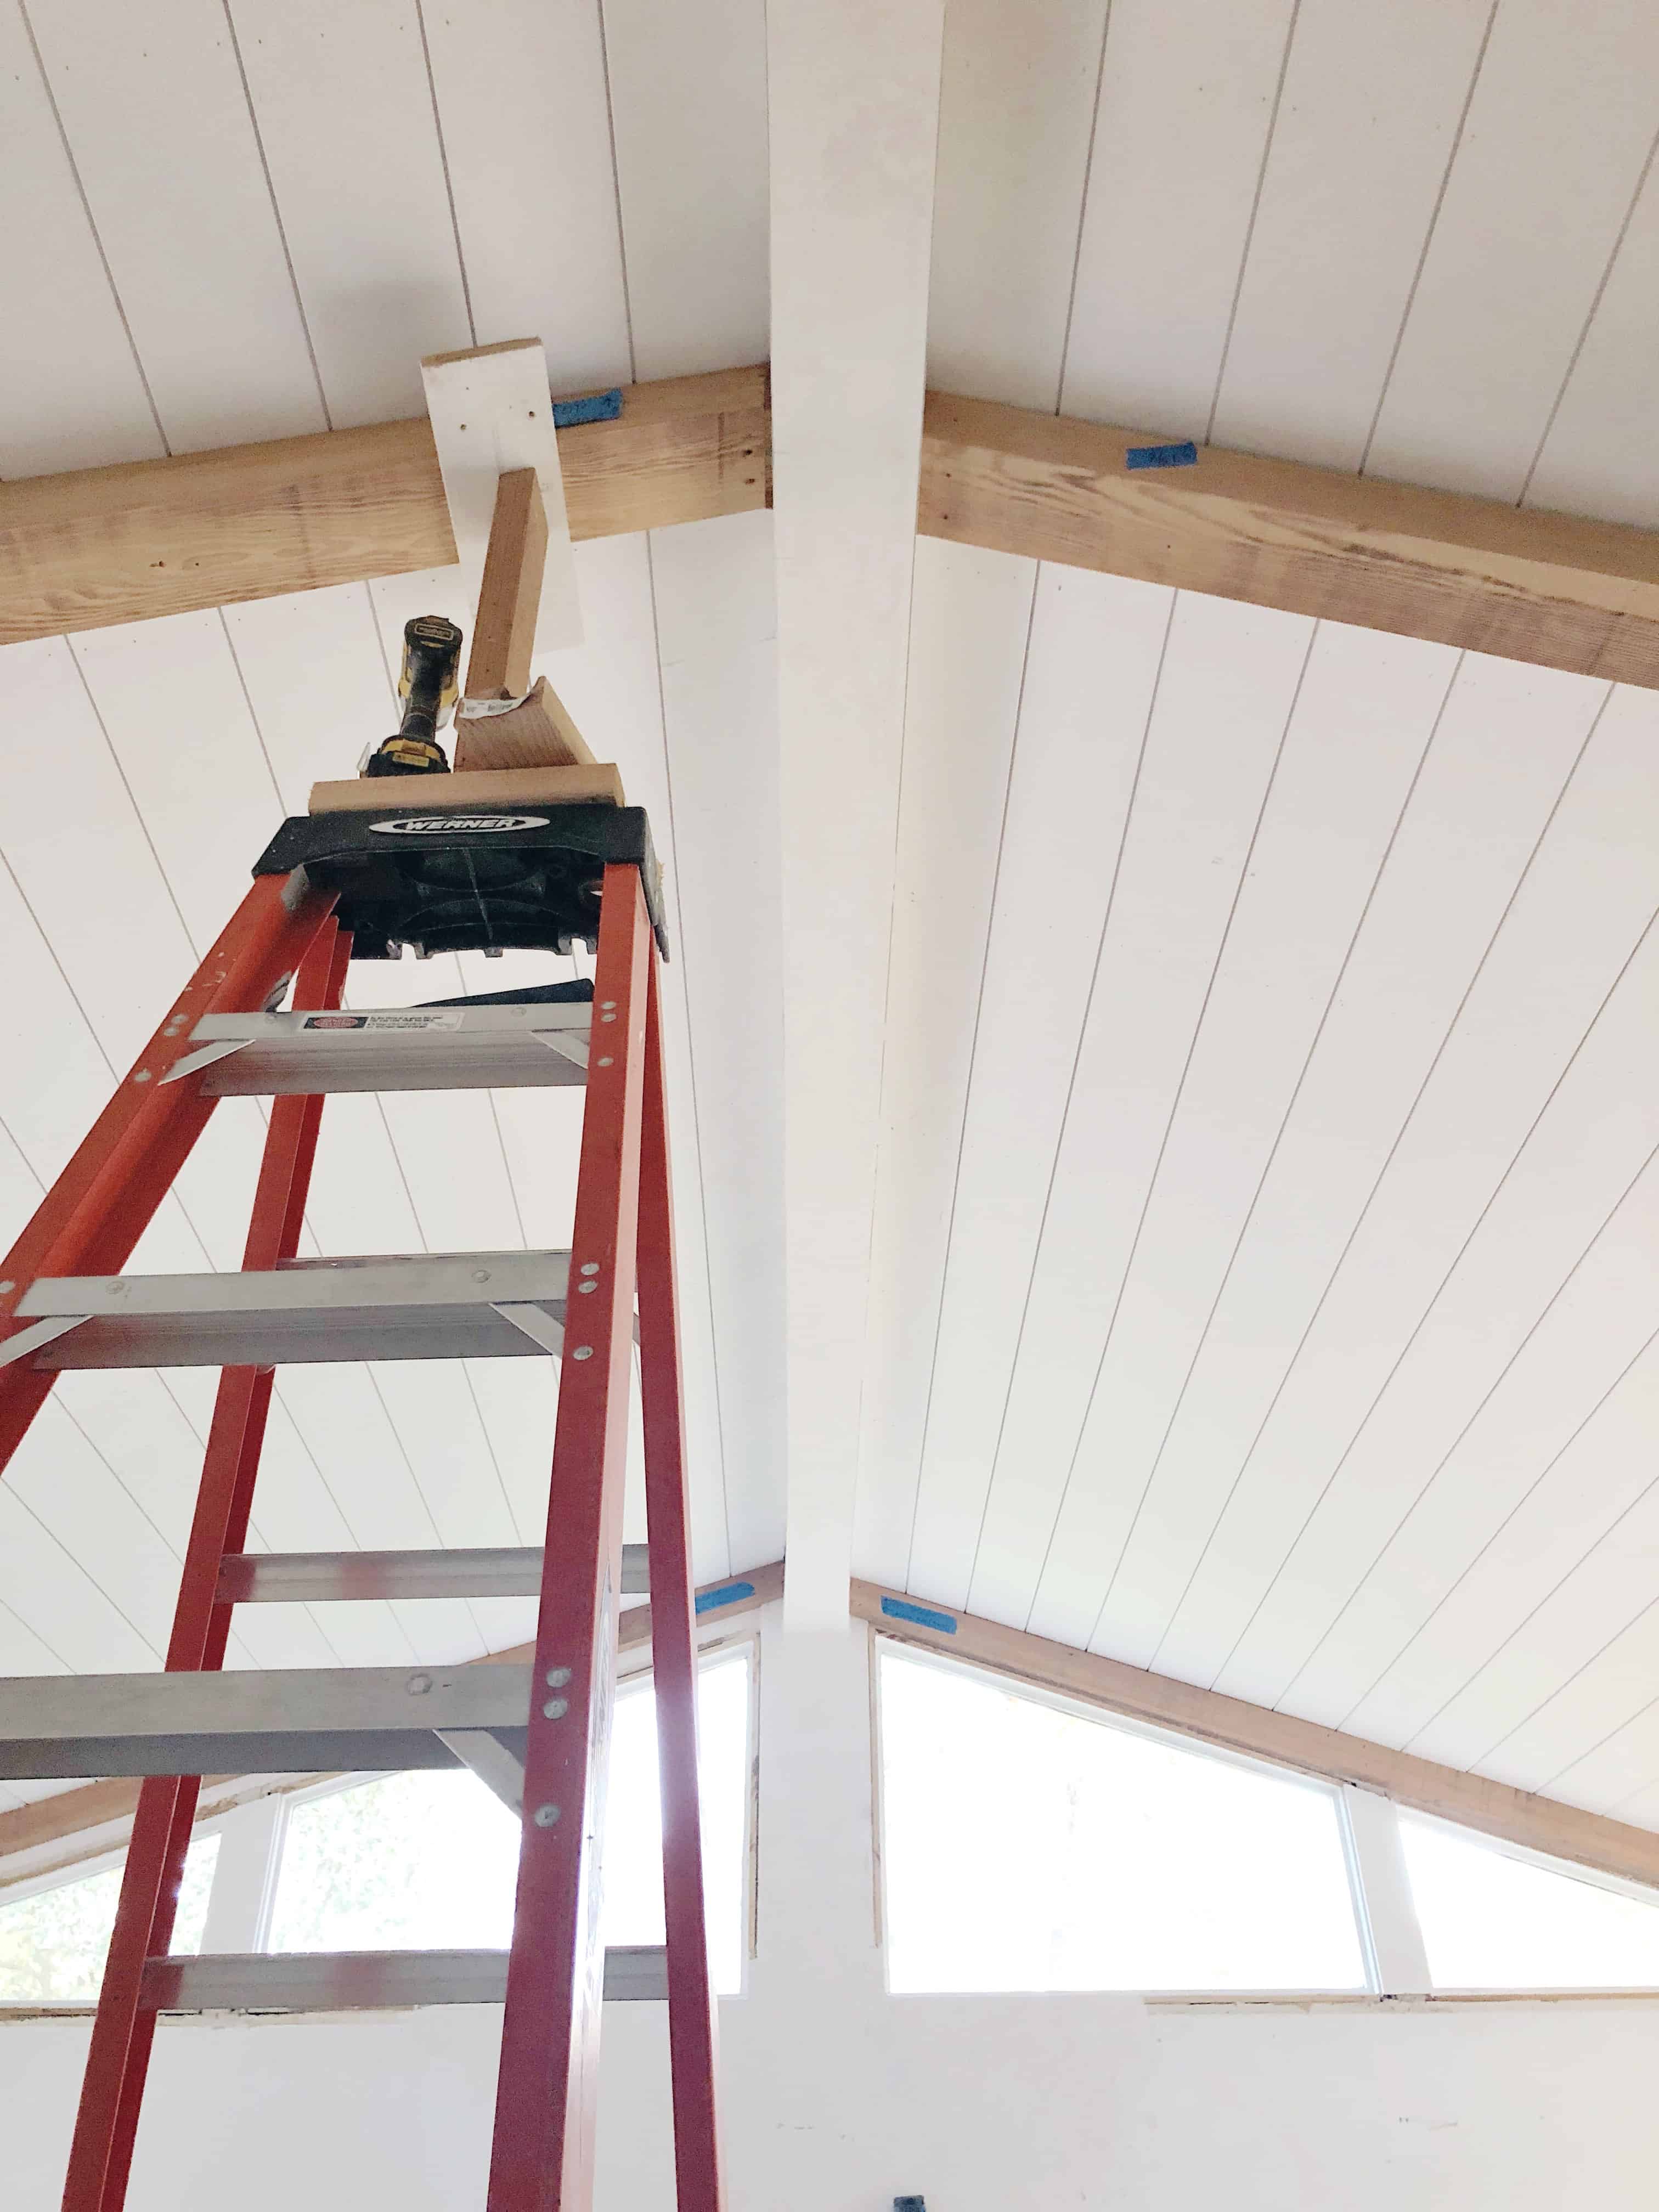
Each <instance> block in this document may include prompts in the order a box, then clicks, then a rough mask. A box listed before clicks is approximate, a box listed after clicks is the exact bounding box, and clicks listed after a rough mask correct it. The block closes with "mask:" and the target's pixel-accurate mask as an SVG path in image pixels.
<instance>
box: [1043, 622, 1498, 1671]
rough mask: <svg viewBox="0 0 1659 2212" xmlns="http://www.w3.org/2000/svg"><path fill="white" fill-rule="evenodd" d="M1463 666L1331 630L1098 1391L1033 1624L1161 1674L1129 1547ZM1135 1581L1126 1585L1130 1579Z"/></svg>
mask: <svg viewBox="0 0 1659 2212" xmlns="http://www.w3.org/2000/svg"><path fill="white" fill-rule="evenodd" d="M1454 667H1455V654H1454V653H1451V652H1450V651H1449V649H1447V648H1446V647H1438V646H1427V645H1422V644H1419V643H1416V642H1414V641H1408V640H1405V639H1386V640H1385V639H1382V638H1379V637H1376V636H1375V635H1371V634H1370V633H1369V632H1367V631H1364V630H1354V629H1343V628H1341V627H1340V626H1337V625H1334V624H1330V623H1327V624H1325V625H1323V626H1322V628H1321V629H1320V630H1319V631H1318V633H1317V635H1316V638H1315V641H1314V647H1313V650H1312V652H1311V653H1310V656H1309V659H1308V665H1307V670H1306V672H1305V674H1304V678H1303V681H1302V684H1301V686H1300V688H1299V690H1298V692H1297V700H1296V704H1295V707H1294V708H1293V710H1292V712H1291V718H1290V726H1289V728H1288V730H1287V732H1286V734H1285V744H1284V746H1283V749H1282V750H1281V753H1280V756H1279V762H1278V764H1277V767H1276V769H1275V772H1274V776H1273V787H1272V789H1271V791H1270V792H1269V793H1268V797H1267V805H1266V807H1265V808H1264V810H1263V814H1262V819H1261V828H1260V830H1259V831H1258V833H1257V836H1256V837H1255V842H1254V844H1253V846H1252V849H1251V853H1250V858H1249V866H1248V868H1247V870H1246V873H1245V878H1244V882H1243V885H1242V887H1241V889H1240V892H1239V896H1238V902H1237V906H1236V908H1234V911H1233V913H1232V915H1231V919H1230V921H1229V926H1228V931H1227V938H1226V942H1225V945H1224V947H1223V948H1222V951H1221V954H1220V957H1219V959H1218V963H1217V966H1216V972H1215V978H1214V981H1213V983H1212V987H1211V989H1210V992H1209V994H1208V998H1207V1000H1206V1006H1205V1009H1204V1015H1203V1019H1202V1021H1201V1023H1200V1028H1199V1032H1198V1036H1197V1038H1196V1040H1195V1041H1194V1048H1193V1053H1192V1057H1191V1059H1190V1060H1189V1062H1188V1066H1187V1069H1186V1071H1185V1074H1184V1076H1183V1079H1182V1088H1181V1096H1180V1099H1179V1101H1178V1103H1177V1104H1176V1111H1175V1114H1174V1115H1173V1117H1172V1119H1171V1121H1170V1131H1169V1135H1168V1139H1167V1140H1166V1142H1165V1144H1164V1151H1163V1155H1162V1158H1160V1160H1159V1162H1158V1174H1157V1176H1156V1179H1155V1181H1154V1183H1153V1186H1152V1192H1151V1194H1150V1196H1149V1199H1148V1202H1147V1206H1146V1216H1145V1218H1144V1219H1143V1221H1142V1223H1141V1225H1140V1231H1139V1237H1138V1238H1137V1242H1136V1247H1135V1253H1134V1257H1133V1261H1132V1263H1131V1265H1130V1267H1129V1271H1128V1273H1127V1278H1126V1279H1125V1282H1124V1286H1123V1292H1122V1296H1121V1300H1120V1302H1119V1304H1118V1309H1117V1312H1116V1314H1115V1317H1114V1322H1113V1326H1112V1332H1111V1336H1110V1339H1109V1342H1108V1344H1107V1346H1106V1349H1105V1352H1104V1354H1103V1358H1102V1361H1101V1366H1100V1372H1099V1374H1098V1376H1097V1377H1096V1381H1095V1385H1094V1390H1093V1394H1092V1397H1091V1404H1090V1407H1089V1412H1088V1415H1087V1418H1086V1419H1085V1422H1084V1425H1083V1431H1082V1433H1081V1436H1080V1437H1079V1443H1078V1449H1077V1456H1076V1460H1075V1462H1074V1463H1073V1468H1072V1474H1071V1480H1070V1482H1069V1484H1068V1486H1067V1489H1066V1499H1065V1504H1064V1506H1063V1509H1062V1510H1061V1512H1060V1517H1059V1520H1058V1522H1057V1523H1056V1526H1055V1530H1054V1545H1053V1548H1052V1551H1051V1553H1050V1557H1049V1561H1048V1569H1047V1571H1046V1572H1045V1574H1044V1576H1043V1579H1042V1585H1041V1588H1040V1589H1039V1591H1038V1595H1037V1600H1036V1606H1035V1607H1034V1609H1033V1612H1032V1617H1031V1625H1032V1626H1033V1627H1034V1628H1035V1629H1036V1631H1037V1632H1039V1633H1040V1634H1043V1635H1048V1636H1054V1637H1055V1638H1058V1639H1059V1640H1060V1641H1062V1642H1075V1643H1079V1644H1085V1645H1088V1644H1091V1643H1092V1644H1094V1645H1095V1647H1096V1648H1097V1649H1100V1650H1107V1651H1109V1652H1110V1653H1111V1654H1112V1655H1113V1656H1115V1657H1119V1658H1124V1657H1133V1659H1135V1660H1136V1661H1137V1662H1139V1663H1142V1664H1144V1663H1145V1662H1146V1657H1147V1656H1149V1655H1150V1653H1151V1651H1152V1649H1153V1647H1154V1646H1155V1645H1156V1644H1157V1642H1158V1637H1159V1634H1160V1633H1161V1632H1162V1630H1163V1627H1164V1622H1165V1620H1166V1618H1167V1616H1166V1615H1165V1614H1164V1613H1163V1611H1162V1610H1161V1609H1160V1608H1159V1607H1158V1605H1157V1604H1156V1602H1152V1603H1149V1602H1148V1601H1147V1598H1146V1594H1145V1593H1144V1591H1143V1588H1142V1585H1141V1584H1140V1583H1139V1579H1138V1577H1137V1576H1136V1574H1135V1572H1134V1571H1133V1569H1134V1563H1133V1560H1126V1559H1125V1558H1124V1548H1125V1546H1126V1544H1127V1543H1128V1542H1129V1541H1130V1539H1131V1537H1132V1536H1133V1534H1134V1533H1135V1531H1136V1528H1137V1526H1138V1522H1139V1509H1140V1506H1141V1504H1142V1503H1143V1501H1144V1499H1145V1497H1146V1489H1147V1486H1148V1484H1149V1482H1150V1481H1151V1479H1152V1471H1153V1468H1154V1467H1155V1466H1156V1463H1157V1459H1158V1450H1159V1448H1160V1446H1161V1445H1162V1443H1163V1442H1164V1438H1165V1437H1166V1436H1167V1435H1168V1433H1169V1429H1170V1422H1171V1420H1172V1419H1174V1415H1175V1413H1176V1407H1178V1405H1179V1403H1180V1399H1181V1394H1182V1389H1183V1388H1184V1386H1185V1383H1186V1382H1187V1379H1188V1376H1189V1375H1190V1373H1191V1371H1192V1366H1193V1362H1194V1359H1195V1358H1196V1357H1197V1354H1198V1351H1199V1348H1200V1344H1201V1342H1202V1340H1203V1334H1204V1330H1205V1327H1206V1322H1207V1320H1208V1318H1209V1316H1210V1315H1211V1313H1212V1311H1213V1310H1214V1306H1215V1303H1216V1301H1217V1299H1218V1297H1219V1295H1220V1293H1221V1291H1222V1288H1223V1286H1224V1285H1225V1280H1226V1277H1227V1273H1228V1269H1229V1267H1230V1266H1231V1261H1232V1260H1233V1258H1234V1255H1235V1254H1236V1252H1237V1245H1238V1240H1239V1238H1240V1237H1242V1235H1243V1231H1244V1229H1245V1226H1246V1225H1247V1223H1248V1221H1249V1215H1250V1211H1251V1208H1252V1206H1253V1205H1254V1203H1255V1198H1256V1195H1257V1193H1258V1191H1259V1190H1260V1188H1261V1178H1262V1176H1263V1175H1264V1174H1265V1172H1266V1170H1267V1165H1268V1164H1269V1162H1270V1161H1271V1159H1272V1157H1273V1147H1274V1146H1275V1145H1276V1143H1277V1141H1278V1139H1279V1133H1280V1131H1281V1130H1282V1128H1283V1127H1284V1124H1285V1115H1286V1114H1287V1113H1288V1112H1289V1110H1290V1109H1291V1106H1292V1104H1293V1103H1294V1102H1295V1099H1296V1096H1297V1091H1298V1088H1299V1086H1300V1085H1301V1082H1302V1080H1303V1078H1304V1075H1305V1073H1306V1071H1307V1066H1308V1061H1309V1058H1310V1054H1311V1053H1312V1051H1313V1048H1314V1047H1315V1045H1316V1042H1317V1041H1318V1038H1319V1035H1320V1030H1321V1027H1322V1023H1323V1021H1324V1018H1325V1016H1326V1013H1327V1012H1328V1007H1329V1005H1330V1000H1331V996H1332V994H1333V992H1334V989H1335V987H1336V986H1337V984H1338V982H1339V981H1340V978H1341V975H1342V973H1343V969H1344V967H1345V964H1346V960H1347V958H1348V956H1349V954H1350V952H1351V951H1352V945H1353V940H1354V937H1355V933H1356V932H1357V931H1358V927H1359V925H1360V923H1361V922H1362V921H1363V920H1364V915H1365V912H1366V909H1367V906H1368V903H1369V900H1370V894H1371V891H1372V888H1373V886H1374V884H1375V882H1376V876H1377V872H1378V871H1379V869H1380V868H1381V867H1382V865H1383V861H1384V860H1385V859H1386V857H1387V855H1388V852H1389V846H1390V843H1391V841H1392V839H1393V836H1394V834H1395V829H1396V828H1397V826H1398V823H1399V821H1400V817H1401V811H1402V809H1403V808H1404V806H1405V804H1406V802H1407V799H1408V797H1409V796H1410V793H1411V790H1412V787H1413V781H1414V778H1415V776H1416V774H1417V770H1418V768H1419V764H1420V763H1421V761H1422V759H1423V756H1424V753H1425V750H1426V748H1427V746H1428V744H1429V740H1430V737H1431V732H1432V731H1433V728H1434V723H1435V717H1436V714H1437V710H1438V708H1439V707H1440V704H1441V702H1442V701H1443V698H1444V696H1445V692H1446V686H1447V684H1448V682H1449V678H1450V676H1451V672H1452V670H1453V668H1454ZM1120 1570H1121V1571H1120Z"/></svg>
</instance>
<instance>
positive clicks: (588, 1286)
mask: <svg viewBox="0 0 1659 2212" xmlns="http://www.w3.org/2000/svg"><path fill="white" fill-rule="evenodd" d="M576 1288H577V1290H578V1291H597V1290H598V1289H599V1285H598V1284H597V1283H578V1284H577V1285H576Z"/></svg>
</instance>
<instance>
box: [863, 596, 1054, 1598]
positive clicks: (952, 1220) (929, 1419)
mask: <svg viewBox="0 0 1659 2212" xmlns="http://www.w3.org/2000/svg"><path fill="white" fill-rule="evenodd" d="M1041 577H1042V563H1041V562H1033V564H1032V568H1031V595H1030V600H1029V602H1028V603H1027V605H1026V609H1025V642H1024V646H1023V647H1021V650H1020V657H1019V684H1018V690H1017V691H1016V693H1015V695H1014V716H1013V722H1014V726H1013V735H1012V739H1011V741H1010V744H1009V746H1008V768H1007V773H1006V775H1005V777H1004V779H1003V785H1002V813H1001V817H1000V820H999V822H998V823H997V857H996V861H995V865H994V867H993V868H992V871H991V896H990V899H989V902H988V903H987V908H986V918H985V945H984V948H983V950H982V951H981V956H980V963H979V987H978V989H977V991H976V992H975V995H974V1027H973V1035H972V1036H971V1037H970V1039H969V1045H968V1073H967V1075H966V1077H965V1079H964V1080H963V1091H962V1116H961V1119H960V1120H959V1121H958V1122H957V1159H956V1166H955V1168H954V1170H952V1172H951V1206H950V1211H949V1212H948V1213H947V1215H946V1216H945V1253H944V1260H943V1263H942V1265H941V1267H940V1270H939V1304H938V1307H937V1309H936V1310H935V1311H934V1315H933V1349H932V1352H930V1354H929V1356H928V1362H927V1401H926V1403H925V1405H924V1407H923V1408H922V1416H921V1441H920V1443H918V1445H917V1448H916V1480H915V1491H914V1492H913V1494H912V1497H911V1502H910V1541H909V1544H908V1547H907V1548H906V1551H905V1554H904V1586H905V1588H906V1589H909V1588H910V1587H911V1572H912V1570H913V1569H914V1567H915V1553H916V1523H917V1521H918V1519H919V1518H920V1516H921V1486H922V1478H923V1472H924V1470H925V1468H926V1467H927V1435H928V1431H929V1430H930V1428H931V1427H932V1425H933V1390H934V1387H935V1385H936V1384H937V1383H938V1381H939V1337H940V1334H941V1333H942V1332H943V1329H944V1327H945V1285H946V1284H947V1283H948V1282H949V1280H950V1275H951V1245H952V1244H953V1243H954V1242H955V1239H956V1232H957V1200H958V1199H959V1198H960V1197H961V1195H962V1161H963V1152H965V1151H966V1149H967V1143H968V1116H969V1112H970V1110H971V1107H972V1102H973V1095H974V1068H975V1063H976V1062H977V1060H978V1059H979V1035H980V1024H981V1020H982V1019H983V1017H984V1013H985V979H986V976H987V974H988V973H989V971H990V966H991V940H992V939H993V938H994V935H995V933H996V926H997V891H998V889H999V887H1000V884H1001V882H1002V856H1003V854H1004V851H1005V850H1006V845H1007V838H1008V803H1009V800H1010V799H1011V798H1012V794H1013V788H1014V769H1015V765H1016V763H1018V758H1019V737H1020V725H1021V723H1022V721H1023V720H1024V714H1025V681H1026V678H1027V676H1028V674H1029V673H1030V666H1031V634H1032V631H1033V630H1034V629H1035V628H1036V601H1037V586H1038V582H1039V580H1040V579H1041ZM891 977H892V957H891V940H889V953H888V978H889V989H890V988H891ZM880 1201H881V1153H880V1150H879V1147H878V1150H877V1153H876V1202H877V1207H878V1208H879V1206H880Z"/></svg>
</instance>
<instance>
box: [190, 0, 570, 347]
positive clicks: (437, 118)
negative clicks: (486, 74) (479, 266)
mask: <svg viewBox="0 0 1659 2212" xmlns="http://www.w3.org/2000/svg"><path fill="white" fill-rule="evenodd" d="M226 4H227V5H228V4H229V0H226ZM415 26H416V30H417V31H418V32H419V33H420V38H421V59H422V62H424V64H426V89H427V96H428V99H429V100H431V102H432V128H433V130H434V131H435V133H436V135H437V140H438V166H439V167H440V168H441V170H442V171H443V179H444V197H445V199H446V200H447V202H448V204H449V228H450V231H451V233H452V234H453V237H454V240H455V265H456V267H457V269H458V270H459V272H460V279H461V304H462V305H463V307H465V309H466V327H467V329H468V331H470V332H471V339H472V343H473V344H474V345H477V343H478V324H477V317H476V316H475V315H474V314H473V312H472V287H471V283H469V282H468V281H467V274H466V254H465V251H464V250H463V248H462V246H461V219H460V216H459V215H458V214H457V213H456V210H455V185H454V180H453V179H452V177H451V176H450V173H449V149H448V147H447V145H446V144H445V143H444V123H443V117H442V115H441V112H439V107H438V81H437V79H436V77H435V76H434V75H433V73H432V49H431V47H430V46H429V45H428V42H427V35H426V9H425V7H424V6H423V5H422V0H415ZM551 219H552V218H551V216H550V220H551Z"/></svg>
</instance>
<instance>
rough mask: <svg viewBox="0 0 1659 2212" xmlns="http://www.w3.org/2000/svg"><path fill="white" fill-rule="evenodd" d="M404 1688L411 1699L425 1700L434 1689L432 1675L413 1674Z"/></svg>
mask: <svg viewBox="0 0 1659 2212" xmlns="http://www.w3.org/2000/svg"><path fill="white" fill-rule="evenodd" d="M431 1687H432V1677H431V1675H430V1674H411V1675H410V1678H409V1680H408V1681H407V1682H405V1683H404V1688H405V1689H406V1690H407V1691H408V1692H409V1694H410V1697H411V1698H423V1697H424V1696H425V1695H426V1693H427V1692H428V1690H429V1689H430V1688H431Z"/></svg>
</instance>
